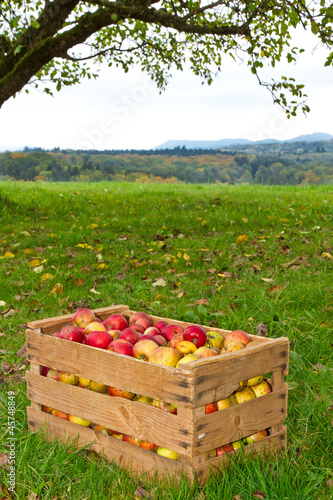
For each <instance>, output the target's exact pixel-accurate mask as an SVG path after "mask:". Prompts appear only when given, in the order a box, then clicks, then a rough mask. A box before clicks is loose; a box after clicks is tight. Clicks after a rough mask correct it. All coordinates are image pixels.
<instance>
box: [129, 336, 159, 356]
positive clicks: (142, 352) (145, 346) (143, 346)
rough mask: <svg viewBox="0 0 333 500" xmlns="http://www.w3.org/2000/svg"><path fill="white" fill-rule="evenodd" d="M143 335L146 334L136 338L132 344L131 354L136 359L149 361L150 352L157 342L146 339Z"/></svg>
mask: <svg viewBox="0 0 333 500" xmlns="http://www.w3.org/2000/svg"><path fill="white" fill-rule="evenodd" d="M145 337H146V335H144V336H143V338H141V339H140V340H138V341H137V342H136V344H135V345H134V346H133V356H134V357H135V358H137V359H142V360H143V361H149V356H150V353H151V352H152V351H153V350H154V349H156V347H157V345H158V344H157V342H155V340H151V339H147V338H145Z"/></svg>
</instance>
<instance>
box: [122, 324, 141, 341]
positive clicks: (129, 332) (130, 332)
mask: <svg viewBox="0 0 333 500" xmlns="http://www.w3.org/2000/svg"><path fill="white" fill-rule="evenodd" d="M140 337H141V333H139V332H137V331H136V330H134V328H131V327H128V328H125V329H124V330H123V331H122V332H121V334H120V335H119V338H120V339H125V340H128V342H130V343H131V344H133V345H134V344H135V343H136V342H137V341H138V340H139V338H140Z"/></svg>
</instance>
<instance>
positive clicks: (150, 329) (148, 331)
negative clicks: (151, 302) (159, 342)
mask: <svg viewBox="0 0 333 500" xmlns="http://www.w3.org/2000/svg"><path fill="white" fill-rule="evenodd" d="M134 324H135V323H134ZM160 333H161V332H160V330H159V329H158V328H156V327H155V326H149V327H148V328H147V329H146V330H145V331H144V332H143V335H159V334H160Z"/></svg>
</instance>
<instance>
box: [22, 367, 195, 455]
mask: <svg viewBox="0 0 333 500" xmlns="http://www.w3.org/2000/svg"><path fill="white" fill-rule="evenodd" d="M26 378H27V395H28V398H29V399H30V400H31V401H33V402H35V403H38V404H42V405H45V406H49V407H51V408H55V409H57V410H61V411H63V412H65V413H69V414H70V415H75V416H77V417H81V418H84V419H85V420H89V421H90V422H93V423H95V424H99V425H104V426H105V427H108V428H110V429H113V430H115V431H118V432H120V433H121V434H129V435H131V436H134V437H136V438H140V439H143V440H145V441H149V442H153V443H155V444H157V445H159V446H164V447H166V448H170V449H173V450H174V451H177V452H181V453H184V454H188V455H191V454H192V448H191V447H192V441H193V437H192V436H193V430H192V429H193V424H191V421H190V420H188V419H187V418H186V415H184V416H183V417H182V416H181V415H179V414H178V415H173V414H171V413H169V412H167V411H164V410H161V409H160V408H155V407H153V406H150V405H147V404H144V403H140V402H137V401H131V400H128V399H125V398H120V397H113V396H109V395H108V394H99V393H97V392H94V391H91V390H89V389H84V388H82V387H76V386H73V385H69V384H65V383H63V382H59V381H56V380H52V379H48V378H46V377H42V376H39V375H35V374H33V373H30V372H27V374H26Z"/></svg>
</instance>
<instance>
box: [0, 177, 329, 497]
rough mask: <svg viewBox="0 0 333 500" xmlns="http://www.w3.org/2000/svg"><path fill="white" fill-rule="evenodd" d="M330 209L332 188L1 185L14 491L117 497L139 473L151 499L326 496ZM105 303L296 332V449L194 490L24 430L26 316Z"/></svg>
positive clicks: (0, 291) (0, 448)
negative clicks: (12, 403)
mask: <svg viewBox="0 0 333 500" xmlns="http://www.w3.org/2000/svg"><path fill="white" fill-rule="evenodd" d="M332 206H333V196H332V187H330V186H318V187H304V188H303V187H285V186H283V187H265V186H224V185H212V186H208V185H191V186H186V185H155V184H150V185H146V184H145V185H138V184H129V183H99V184H88V183H86V184H85V183H82V184H37V183H20V182H18V183H11V182H3V183H0V215H1V218H0V269H1V285H2V286H1V288H0V301H2V302H0V303H1V304H3V305H1V306H0V313H1V315H0V322H1V323H0V332H1V337H0V339H1V351H0V356H1V363H2V365H1V366H2V377H1V382H2V384H1V403H3V405H2V407H3V409H2V410H1V441H0V442H1V444H0V453H3V454H8V447H7V446H6V445H8V444H9V438H10V434H9V432H8V411H7V408H8V402H9V397H10V396H9V395H8V394H9V391H12V392H13V394H14V396H13V397H14V399H15V404H16V413H15V419H16V426H17V428H16V430H15V438H16V441H15V470H16V493H15V495H16V496H15V498H19V499H26V498H30V497H29V495H32V496H31V498H42V499H51V500H52V499H54V498H56V497H57V498H58V499H60V498H61V499H62V498H69V499H84V498H87V499H89V500H90V499H95V498H96V499H97V498H98V499H104V498H105V499H109V498H112V499H117V500H118V499H119V500H120V499H128V498H133V496H134V492H135V490H136V488H137V486H138V484H142V486H143V488H144V489H145V490H146V492H147V495H148V494H149V495H150V497H151V498H155V499H159V498H161V499H162V498H163V499H184V500H185V499H209V500H210V499H222V500H232V499H234V498H237V499H238V498H240V499H241V500H247V499H250V498H258V494H259V493H258V494H257V497H255V496H254V495H253V494H254V493H255V492H256V491H262V492H264V493H265V494H266V496H267V498H268V499H269V500H284V499H288V500H291V499H292V500H312V499H313V500H328V499H331V498H333V473H332V467H333V459H332V456H333V409H332V405H333V390H332V375H333V355H332V347H333V336H332V331H333V321H332V311H333V290H332V288H333V287H332V285H333V279H332V262H333V260H332V257H330V256H331V255H332V254H333V251H332V250H333V240H332V227H333V213H332ZM240 236H243V238H239V237H240ZM242 240H243V241H242ZM160 278H162V280H160ZM159 285H164V286H159ZM4 303H5V304H4ZM112 303H124V304H128V305H129V306H130V307H131V308H132V309H136V310H138V309H140V310H145V311H147V312H150V313H152V314H156V315H160V316H167V317H171V318H172V317H173V318H177V319H180V320H184V321H190V322H198V323H203V324H207V325H208V324H209V325H213V326H217V327H222V328H226V329H235V328H239V329H243V330H246V331H248V332H250V333H256V326H257V325H259V324H260V323H264V324H265V325H266V326H267V331H268V335H269V336H270V337H279V336H288V337H289V339H290V344H291V345H290V347H291V352H290V371H289V375H288V377H287V382H288V383H289V401H288V417H287V421H286V425H287V426H288V452H287V453H286V454H285V455H284V456H282V457H279V458H278V459H276V458H274V457H272V458H271V459H270V460H267V461H265V462H260V463H259V462H258V461H257V460H255V459H254V458H247V459H246V460H242V459H241V457H239V458H237V460H236V461H235V463H232V464H231V465H230V468H229V470H228V472H224V473H223V474H222V473H218V474H216V476H212V477H211V478H210V480H209V482H208V483H207V485H206V486H205V487H204V488H200V489H199V488H197V487H196V486H194V487H190V486H189V485H188V483H187V482H186V481H184V482H183V483H182V484H181V485H180V486H176V485H174V484H172V481H171V480H170V481H168V482H167V483H166V484H163V483H161V482H160V481H159V480H158V478H156V480H155V481H150V482H149V481H147V480H146V479H145V478H144V477H135V476H133V475H132V474H130V473H129V472H126V471H123V470H122V469H119V468H117V467H116V466H114V465H113V464H108V463H106V462H105V461H104V460H103V459H102V458H99V457H97V456H94V455H91V454H87V453H86V452H85V450H75V448H74V447H73V446H72V445H70V444H68V446H65V445H61V444H59V443H53V444H50V443H47V442H45V441H44V440H43V439H42V438H41V436H40V434H39V433H36V434H30V433H29V432H28V426H27V420H26V407H27V405H29V401H28V400H27V397H26V387H25V382H24V372H25V370H26V368H27V366H26V365H25V364H24V362H23V361H24V358H19V357H18V356H17V355H16V352H17V351H18V350H19V349H20V347H21V346H22V345H23V343H24V340H25V338H24V335H25V326H24V325H25V324H26V322H27V321H29V320H30V321H31V320H36V319H39V318H40V319H41V318H47V317H52V316H57V315H62V314H68V313H71V312H73V311H75V309H77V308H78V307H81V306H87V307H90V308H97V307H104V306H108V305H110V304H112ZM0 457H1V455H0ZM0 463H1V462H0ZM0 483H2V484H3V485H4V486H6V485H7V486H8V466H7V467H4V466H3V467H0ZM33 495H34V496H33ZM237 495H239V497H237Z"/></svg>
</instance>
